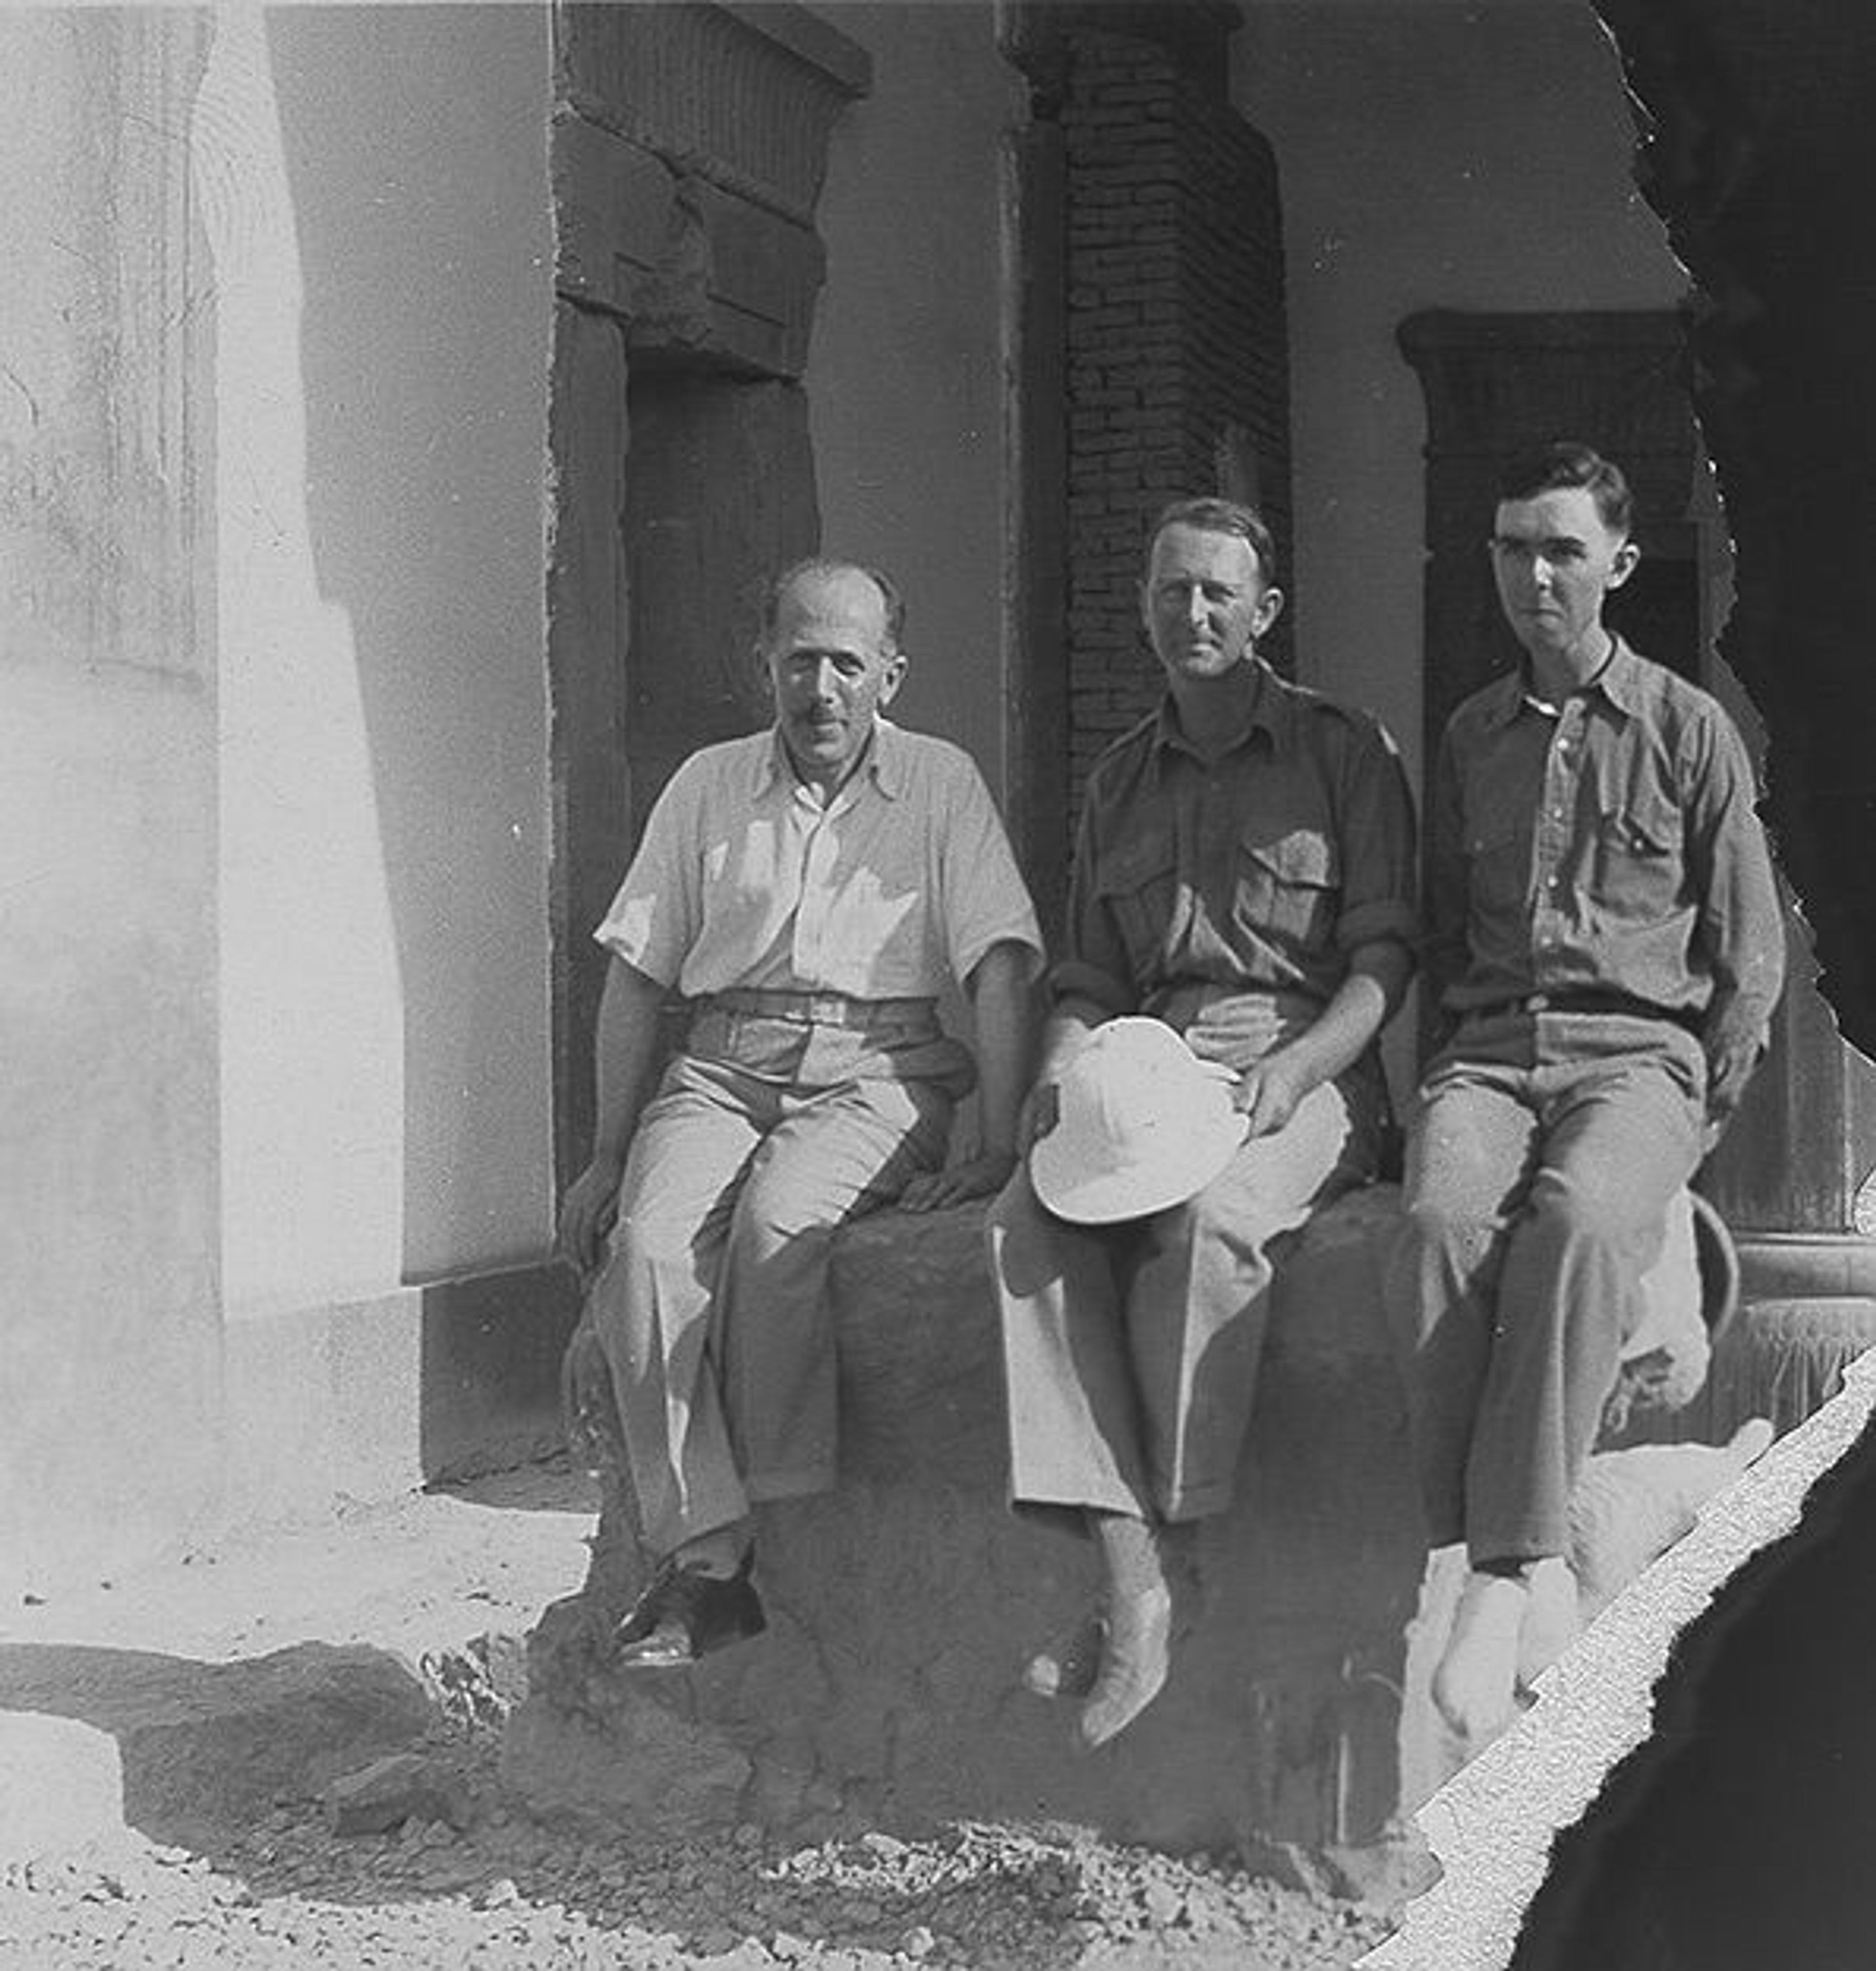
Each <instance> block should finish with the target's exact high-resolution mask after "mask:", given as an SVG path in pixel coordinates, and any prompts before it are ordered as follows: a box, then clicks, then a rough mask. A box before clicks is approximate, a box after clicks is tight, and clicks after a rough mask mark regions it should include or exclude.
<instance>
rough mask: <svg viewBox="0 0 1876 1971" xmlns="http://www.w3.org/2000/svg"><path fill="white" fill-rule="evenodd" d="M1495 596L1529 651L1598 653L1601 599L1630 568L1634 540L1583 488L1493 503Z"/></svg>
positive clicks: (1617, 585)
mask: <svg viewBox="0 0 1876 1971" xmlns="http://www.w3.org/2000/svg"><path fill="white" fill-rule="evenodd" d="M1491 549H1492V574H1493V578H1494V579H1495V580H1496V581H1497V584H1498V600H1499V604H1500V607H1501V608H1503V611H1504V612H1505V620H1506V621H1507V622H1508V623H1509V624H1510V625H1511V627H1512V630H1513V634H1515V635H1516V637H1517V639H1518V640H1519V643H1522V644H1523V646H1524V647H1525V648H1526V650H1528V651H1529V652H1530V653H1531V654H1532V656H1544V655H1552V656H1572V655H1577V654H1581V655H1585V656H1590V657H1594V658H1596V659H1598V660H1599V659H1600V658H1601V654H1602V639H1601V634H1600V632H1601V628H1602V601H1603V598H1604V596H1605V595H1607V594H1608V593H1609V591H1611V589H1612V588H1620V587H1621V585H1623V583H1624V582H1626V581H1627V579H1628V578H1629V575H1630V572H1631V571H1632V570H1633V568H1634V566H1635V562H1636V559H1637V553H1636V549H1635V546H1634V544H1633V542H1631V541H1630V540H1629V539H1627V536H1624V535H1622V534H1619V533H1617V532H1616V531H1615V529H1614V528H1612V527H1611V526H1610V525H1609V523H1607V521H1606V520H1604V518H1603V517H1602V515H1601V513H1599V512H1598V510H1597V508H1596V501H1595V498H1594V495H1593V494H1591V493H1590V492H1589V491H1588V489H1587V488H1586V487H1581V486H1558V487H1552V489H1551V490H1549V492H1546V493H1538V494H1533V495H1532V497H1530V498H1529V499H1528V500H1501V501H1500V503H1499V507H1498V511H1497V516H1496V517H1495V519H1494V520H1493V523H1492V542H1491Z"/></svg>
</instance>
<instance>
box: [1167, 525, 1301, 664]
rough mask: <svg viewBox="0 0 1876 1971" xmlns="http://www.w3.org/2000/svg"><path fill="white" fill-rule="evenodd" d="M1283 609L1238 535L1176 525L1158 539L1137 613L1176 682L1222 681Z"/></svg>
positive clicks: (1252, 553) (1252, 550) (1254, 552)
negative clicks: (1218, 679)
mask: <svg viewBox="0 0 1876 1971" xmlns="http://www.w3.org/2000/svg"><path fill="white" fill-rule="evenodd" d="M1282 607H1283V598H1282V595H1281V594H1280V593H1279V592H1278V591H1277V590H1275V589H1274V588H1269V587H1267V586H1266V585H1265V581H1264V575H1263V571H1262V568H1259V566H1258V562H1257V550H1256V549H1255V548H1254V547H1252V546H1251V544H1250V542H1249V541H1247V540H1246V539H1244V537H1243V535H1241V534H1221V533H1211V532H1210V531H1209V530H1207V529H1204V528H1200V527H1192V526H1186V525H1185V524H1184V523H1174V525H1173V526H1170V527H1162V528H1161V529H1160V531H1159V533H1158V535H1157V536H1155V539H1154V542H1153V552H1152V554H1151V557H1150V558H1149V559H1148V563H1147V572H1146V580H1145V582H1142V584H1141V587H1140V613H1141V616H1142V619H1143V620H1144V621H1145V624H1146V630H1147V634H1148V636H1149V637H1151V638H1152V640H1153V650H1154V654H1155V656H1158V659H1159V660H1160V663H1161V664H1162V665H1163V666H1164V668H1165V672H1166V675H1167V676H1168V679H1170V680H1171V681H1172V682H1173V683H1178V682H1180V681H1181V680H1182V679H1183V680H1185V681H1187V682H1189V683H1203V682H1205V681H1207V680H1209V679H1213V678H1220V677H1223V676H1225V675H1226V673H1228V672H1229V671H1231V670H1233V669H1235V668H1236V666H1238V665H1239V664H1241V663H1243V662H1244V660H1246V658H1247V657H1249V656H1250V655H1251V654H1252V650H1253V648H1254V647H1255V645H1256V641H1257V639H1258V638H1259V637H1261V636H1262V635H1263V634H1264V632H1265V630H1268V629H1269V627H1270V626H1271V624H1272V623H1274V622H1275V621H1276V620H1277V612H1278V610H1280V609H1281V608H1282Z"/></svg>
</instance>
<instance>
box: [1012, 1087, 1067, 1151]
mask: <svg viewBox="0 0 1876 1971" xmlns="http://www.w3.org/2000/svg"><path fill="white" fill-rule="evenodd" d="M1061 1119H1062V1090H1061V1085H1060V1083H1059V1082H1054V1081H1038V1082H1037V1083H1036V1085H1035V1086H1034V1088H1032V1089H1031V1090H1030V1091H1029V1093H1028V1095H1027V1096H1025V1097H1024V1101H1023V1106H1022V1107H1021V1109H1019V1110H1018V1113H1017V1117H1016V1154H1017V1155H1018V1156H1019V1157H1024V1156H1027V1155H1028V1154H1029V1152H1030V1151H1031V1148H1034V1145H1036V1144H1037V1143H1039V1142H1041V1140H1042V1139H1043V1138H1044V1136H1046V1135H1047V1134H1048V1133H1049V1132H1050V1130H1051V1129H1054V1127H1055V1126H1056V1124H1057V1122H1060V1120H1061Z"/></svg>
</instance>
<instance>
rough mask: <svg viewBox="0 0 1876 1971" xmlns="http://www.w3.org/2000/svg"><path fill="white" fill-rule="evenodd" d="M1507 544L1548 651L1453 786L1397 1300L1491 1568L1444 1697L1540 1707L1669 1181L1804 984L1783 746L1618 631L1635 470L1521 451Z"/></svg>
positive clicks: (1428, 1465)
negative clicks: (1794, 945) (1534, 1645)
mask: <svg viewBox="0 0 1876 1971" xmlns="http://www.w3.org/2000/svg"><path fill="white" fill-rule="evenodd" d="M1499 490H1500V499H1499V502H1498V505H1497V512H1496V516H1495V518H1494V520H1493V531H1492V537H1491V540H1490V553H1491V556H1492V565H1493V573H1494V575H1495V578H1496V580H1497V588H1498V595H1499V601H1500V604H1501V606H1502V607H1503V610H1504V613H1505V615H1506V620H1507V621H1509V622H1510V625H1511V627H1512V629H1513V632H1514V633H1515V634H1516V637H1517V638H1518V640H1519V643H1521V644H1522V645H1523V651H1524V657H1523V663H1522V665H1521V666H1520V667H1519V669H1518V670H1516V672H1513V673H1511V674H1510V675H1509V676H1505V677H1503V678H1500V679H1497V680H1495V681H1494V682H1493V683H1491V684H1489V685H1487V686H1485V688H1484V689H1483V690H1481V691H1479V692H1476V693H1474V696H1472V697H1471V698H1470V699H1467V700H1466V702H1464V704H1462V705H1461V706H1460V707H1459V708H1458V709H1457V711H1456V712H1454V714H1453V716H1452V718H1451V721H1450V722H1449V723H1448V726H1447V729H1446V732H1445V735H1444V739H1443V741H1442V742H1441V747H1440V749H1439V754H1438V759H1437V761H1436V762H1435V767H1434V772H1433V777H1432V783H1431V790H1430V792H1429V794H1428V816H1427V819H1428V835H1429V839H1430V842H1431V862H1430V865H1429V870H1428V894H1427V897H1426V914H1427V923H1428V938H1427V943H1426V946H1425V978H1426V984H1427V989H1428V991H1430V992H1433V993H1434V994H1435V995H1437V999H1438V1005H1439V1007H1440V1008H1441V1012H1442V1013H1443V1014H1444V1016H1445V1018H1446V1021H1447V1027H1448V1032H1447V1037H1446V1038H1445V1041H1444V1045H1443V1046H1442V1047H1441V1050H1440V1051H1439V1052H1438V1054H1436V1055H1435V1058H1434V1059H1433V1060H1432V1061H1431V1064H1430V1065H1429V1066H1428V1070H1427V1071H1426V1074H1425V1080H1424V1082H1423V1084H1422V1090H1421V1100H1420V1106H1419V1112H1418V1116H1416V1118H1415V1121H1414V1124H1413V1126H1412V1131H1411V1132H1410V1138H1409V1151H1408V1163H1407V1177H1406V1210H1407V1223H1406V1230H1405V1235H1404V1236H1403V1237H1402V1240H1401V1242H1400V1244H1399V1247H1398V1249H1397V1250H1396V1254H1395V1256H1394V1263H1393V1265H1392V1266H1391V1268H1390V1275H1389V1301H1390V1303H1391V1307H1392V1314H1393V1317H1394V1319H1395V1321H1396V1324H1397V1327H1398V1328H1399V1330H1400V1331H1402V1333H1403V1334H1404V1335H1405V1337H1406V1339H1407V1341H1408V1344H1409V1352H1410V1356H1411V1363H1412V1373H1411V1376H1410V1395H1411V1398H1412V1416H1413V1421H1414V1425H1415V1444H1416V1450H1417V1452H1418V1458H1419V1461H1420V1464H1421V1468H1422V1488H1423V1490H1424V1492H1425V1500H1426V1507H1427V1512H1428V1519H1429V1530H1430V1533H1431V1539H1432V1542H1433V1543H1434V1545H1435V1546H1441V1545H1446V1544H1450V1543H1453V1542H1455V1541H1457V1540H1460V1539H1464V1542H1465V1543H1466V1546H1467V1554H1468V1559H1469V1562H1470V1569H1471V1571H1470V1572H1469V1573H1468V1575H1467V1580H1466V1584H1465V1587H1464V1591H1463V1592H1462V1595H1461V1601H1460V1604H1459V1608H1458V1613H1457V1619H1456V1621H1455V1623H1454V1629H1453V1633H1452V1637H1451V1641H1450V1643H1449V1644H1448V1647H1447V1649H1446V1650H1445V1653H1444V1657H1443V1658H1442V1660H1441V1663H1440V1664H1439V1666H1438V1669H1437V1670H1436V1672H1435V1676H1434V1683H1433V1695H1434V1699H1435V1702H1436V1704H1437V1705H1438V1707H1439V1709H1440V1710H1441V1712H1442V1713H1443V1714H1444V1717H1445V1719H1446V1720H1447V1722H1448V1724H1449V1725H1451V1728H1453V1729H1454V1732H1456V1733H1457V1734H1458V1735H1460V1737H1461V1738H1462V1739H1464V1740H1465V1741H1469V1742H1471V1743H1474V1744H1477V1743H1480V1742H1482V1741H1484V1739H1485V1738H1489V1737H1490V1735H1492V1734H1493V1732H1496V1731H1497V1730H1498V1729H1500V1728H1501V1727H1502V1726H1503V1724H1504V1722H1506V1719H1508V1717H1509V1716H1510V1712H1511V1709H1512V1706H1513V1697H1514V1686H1515V1681H1516V1670H1517V1662H1518V1653H1519V1638H1520V1635H1521V1633H1522V1631H1523V1627H1524V1625H1525V1623H1526V1618H1527V1617H1528V1615H1529V1608H1530V1601H1531V1595H1530V1583H1531V1578H1532V1572H1533V1570H1534V1569H1536V1566H1538V1565H1539V1564H1540V1563H1542V1562H1546V1561H1549V1560H1551V1559H1554V1558H1555V1557H1558V1556H1562V1555H1564V1554H1565V1552H1567V1551H1568V1517H1567V1515H1568V1502H1569V1498H1570V1494H1571V1490H1572V1488H1573V1487H1574V1486H1575V1482H1576V1479H1577V1476H1578V1473H1579V1472H1580V1471H1581V1468H1582V1464H1583V1461H1584V1460H1585V1458H1587V1456H1588V1453H1589V1451H1590V1449H1591V1445H1592V1444H1593V1442H1594V1437H1595V1433H1596V1430H1597V1427H1598V1421H1599V1419H1600V1417H1601V1411H1602V1407H1603V1404H1604V1400H1605V1399H1606V1398H1607V1395H1608V1393H1609V1391H1610V1389H1611V1387H1612V1386H1613V1385H1614V1380H1615V1377H1616V1373H1617V1357H1618V1354H1619V1351H1620V1345H1621V1343H1622V1341H1623V1339H1624V1336H1625V1335H1626V1334H1627V1332H1628V1331H1629V1330H1630V1328H1631V1327H1632V1325H1633V1321H1634V1319H1635V1318H1636V1312H1637V1289H1638V1285H1639V1282H1640V1279H1641V1278H1642V1276H1643V1274H1644V1273H1645V1272H1646V1270H1647V1269H1648V1267H1649V1266H1650V1265H1651V1264H1652V1263H1653V1260H1654V1259H1655V1257H1656V1255H1657V1254H1658V1253H1659V1250H1660V1247H1661V1243H1662V1240H1663V1231H1664V1226H1665V1215H1666V1207H1667V1205H1668V1203H1669V1200H1670V1199H1671V1198H1672V1197H1673V1195H1674V1194H1675V1193H1676V1191H1679V1189H1680V1188H1681V1187H1682V1185H1684V1184H1685V1183H1686V1181H1688V1179H1689V1178H1690V1177H1691V1176H1692V1174H1693V1172H1694V1170H1695V1167H1696V1166H1697V1165H1698V1163H1699V1162H1700V1161H1701V1159H1702V1158H1703V1157H1704V1156H1705V1155H1706V1153H1707V1152H1708V1150H1709V1149H1710V1148H1712V1145H1713V1143H1714V1142H1715V1139H1717V1137H1718V1134H1719V1132H1720V1131H1721V1129H1722V1128H1723V1127H1724V1126H1725V1122H1726V1121H1727V1119H1728V1116H1731V1113H1732V1112H1733V1110H1734V1108H1735V1106H1737V1105H1738V1101H1739V1098H1740V1095H1741V1091H1742V1090H1743V1089H1744V1086H1745V1084H1746V1081H1747V1077H1749V1076H1750V1075H1751V1072H1752V1070H1753V1068H1754V1065H1755V1064H1756V1063H1757V1060H1758V1057H1759V1056H1760V1053H1761V1052H1762V1051H1763V1050H1764V1045H1765V1041H1766V1034H1767V1026H1768V1024H1769V1022H1770V1018H1771V1015H1772V1011H1773V1006H1774V1005H1776V1003H1777V999H1778V995H1779V992H1780V987H1781V985H1782V983H1783V962H1784V929H1783V918H1782V915H1781V913H1780V905H1779V899H1778V894H1777V887H1776V885H1775V882H1774V880H1773V873H1772V867H1771V862H1770V857H1769V855H1768V853H1767V848H1766V843H1765V839H1764V833H1763V832H1762V831H1761V829H1760V826H1759V823H1758V820H1757V816H1756V815H1755V813H1754V785H1753V776H1752V768H1751V763H1750V761H1748V760H1747V757H1746V754H1745V750H1744V746H1743V745H1742V744H1741V741H1740V738H1739V736H1738V732H1737V731H1735V730H1734V726H1733V725H1732V722H1731V720H1730V719H1729V718H1728V716H1727V715H1726V713H1725V712H1724V711H1723V710H1722V709H1721V707H1720V706H1719V705H1718V703H1716V702H1715V700H1714V699H1712V698H1710V697H1709V696H1708V695H1707V694H1706V693H1705V692H1703V691H1701V690H1700V689H1698V688H1697V687H1696V686H1693V685H1691V684H1689V683H1686V682H1685V680H1684V679H1682V678H1680V677H1679V676H1676V675H1675V674H1674V673H1672V672H1671V671H1669V670H1666V669H1663V667H1662V666H1659V664H1656V663H1650V661H1649V660H1647V659H1646V658H1644V657H1642V656H1637V654H1636V653H1635V652H1634V651H1633V650H1631V649H1630V647H1629V646H1628V645H1627V643H1624V641H1623V640H1622V639H1621V638H1620V637H1618V636H1617V635H1616V634H1614V633H1613V632H1612V631H1611V630H1609V629H1608V628H1607V627H1605V626H1604V622H1603V605H1604V601H1605V599H1606V598H1607V596H1608V595H1610V594H1611V592H1612V591H1614V590H1615V589H1617V588H1620V586H1621V585H1622V584H1623V583H1624V582H1626V581H1627V579H1628V578H1629V576H1630V574H1631V573H1632V572H1633V569H1634V567H1635V565H1636V561H1637V548H1636V546H1635V543H1634V542H1633V539H1632V538H1631V537H1630V523H1631V502H1630V494H1629V490H1628V487H1627V484H1626V482H1625V481H1624V478H1623V477H1622V474H1621V473H1620V471H1618V470H1617V468H1615V467H1614V465H1612V464H1610V463H1609V462H1608V461H1606V460H1604V459H1603V458H1601V457H1600V456H1599V455H1598V454H1597V453H1595V452H1594V451H1591V450H1590V449H1589V448H1588V447H1586V446H1583V445H1571V444H1558V445H1552V446H1550V447H1549V448H1546V449H1545V450H1544V451H1541V452H1539V453H1537V454H1533V455H1532V456H1529V457H1526V458H1520V459H1519V460H1516V461H1514V462H1513V464H1511V465H1510V467H1509V468H1507V469H1506V473H1505V474H1504V476H1503V479H1502V480H1501V481H1500V489H1499Z"/></svg>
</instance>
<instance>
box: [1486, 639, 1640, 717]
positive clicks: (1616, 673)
mask: <svg viewBox="0 0 1876 1971" xmlns="http://www.w3.org/2000/svg"><path fill="white" fill-rule="evenodd" d="M1639 661H1640V660H1638V659H1637V656H1636V655H1635V653H1634V652H1633V650H1630V648H1629V647H1628V645H1627V643H1624V641H1623V640H1622V639H1621V638H1620V637H1618V636H1617V634H1615V632H1614V630H1611V631H1610V633H1609V660H1608V662H1607V663H1605V664H1604V666H1603V667H1602V669H1601V670H1600V671H1599V672H1598V673H1597V674H1596V676H1595V677H1594V679H1593V680H1592V681H1591V683H1588V684H1586V685H1585V686H1584V687H1583V689H1584V690H1585V692H1599V693H1600V694H1601V696H1603V697H1604V698H1606V699H1607V700H1608V701H1609V702H1610V704H1611V705H1612V706H1614V709H1616V710H1617V712H1620V713H1621V714H1622V715H1623V716H1624V718H1632V717H1633V715H1634V714H1635V713H1636V712H1638V711H1640V709H1641V701H1640V685H1641V678H1640V671H1639V669H1638V665H1639ZM1526 704H1530V705H1533V706H1535V705H1536V700H1535V699H1532V698H1531V697H1530V695H1529V687H1528V686H1527V685H1526V681H1525V674H1524V666H1523V664H1519V666H1518V667H1517V669H1516V670H1513V671H1508V672H1507V673H1506V674H1505V676H1503V677H1502V678H1499V679H1495V680H1494V681H1493V683H1491V684H1490V685H1488V686H1487V687H1486V697H1485V703H1484V722H1485V724H1486V725H1487V727H1488V728H1490V729H1492V730H1494V731H1496V730H1497V729H1498V728H1500V727H1503V726H1506V725H1510V723H1511V722H1512V721H1513V719H1514V718H1516V717H1517V715H1518V714H1519V712H1522V711H1523V709H1524V708H1525V706H1526Z"/></svg>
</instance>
